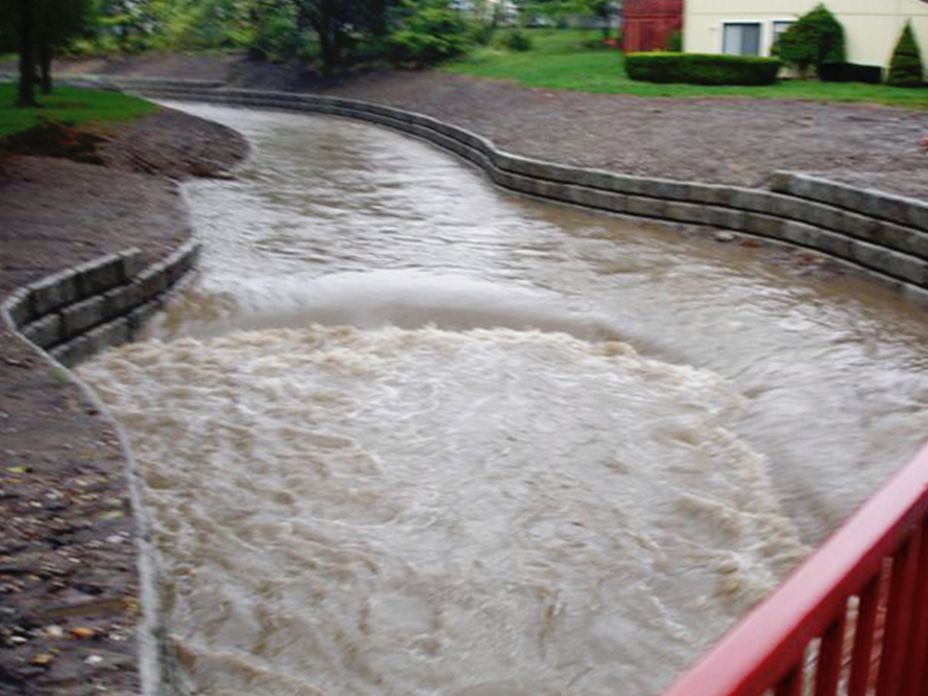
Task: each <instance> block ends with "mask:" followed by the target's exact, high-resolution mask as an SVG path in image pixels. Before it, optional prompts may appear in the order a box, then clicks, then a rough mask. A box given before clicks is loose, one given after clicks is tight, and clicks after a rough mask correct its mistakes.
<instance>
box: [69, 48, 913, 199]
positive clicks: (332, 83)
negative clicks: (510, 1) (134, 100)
mask: <svg viewBox="0 0 928 696" xmlns="http://www.w3.org/2000/svg"><path fill="white" fill-rule="evenodd" d="M62 68H63V69H64V70H65V71H67V72H71V73H88V74H103V75H127V76H142V77H170V78H184V79H202V80H214V81H218V82H224V83H226V84H228V85H230V86H239V87H252V88H255V89H279V90H292V91H315V92H322V93H327V94H332V95H337V96H343V97H351V98H355V99H363V100H367V101H373V102H378V103H382V104H388V105H392V106H398V107H403V108H406V109H411V110H413V111H418V112H421V113H425V114H428V115H430V116H435V117H437V118H440V119H443V120H447V121H450V122H452V123H455V124H457V125H460V126H463V127H465V128H468V129H470V130H473V131H475V132H477V133H479V134H481V135H484V136H487V137H489V138H491V139H492V140H493V141H494V142H495V143H496V144H497V145H499V146H500V147H502V148H504V149H506V150H509V151H511V152H515V153H518V154H522V155H527V156H531V157H538V158H541V159H549V160H554V161H557V162H562V163H568V164H575V165H580V166H586V167H596V168H602V169H607V170H611V171H616V172H622V173H627V174H637V175H642V176H656V177H667V178H672V179H686V180H696V181H704V182H710V183H725V184H734V185H739V186H763V185H764V184H765V182H766V181H767V179H768V177H769V176H770V174H771V173H772V172H774V171H777V170H789V171H802V172H811V173H818V174H821V175H823V176H826V177H829V178H831V179H835V180H839V181H848V182H850V183H853V184H855V185H858V186H866V187H873V188H878V189H881V190H885V191H889V192H893V193H898V194H902V195H907V196H914V197H917V198H924V199H928V152H926V151H925V148H924V145H923V141H924V139H925V137H926V136H928V111H907V110H904V109H896V108H890V107H884V106H876V105H867V104H837V103H815V102H805V101H776V100H754V99H744V98H725V99H643V98H640V97H633V96H623V95H607V94H586V93H582V92H566V91H556V90H546V89H528V88H523V87H518V86H515V85H513V84H511V83H508V82H503V81H496V80H486V79H479V78H471V77H466V76H459V75H448V74H443V73H441V72H437V71H422V72H402V71H397V72H383V73H374V74H362V75H351V76H347V77H343V78H341V79H325V80H323V79H321V78H319V77H318V76H316V75H313V74H311V73H310V72H309V71H308V70H307V69H306V68H304V67H302V66H300V65H298V64H295V63H290V64H279V65H277V64H271V63H262V62H254V61H249V60H246V59H245V57H244V56H241V55H213V56H207V55H190V56H187V55H166V56H165V55H161V56H159V55H148V56H142V57H137V58H128V59H123V60H90V61H74V62H70V63H67V64H65V65H63V66H62ZM925 98H926V104H928V91H926V95H925Z"/></svg>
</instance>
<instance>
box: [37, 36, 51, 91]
mask: <svg viewBox="0 0 928 696" xmlns="http://www.w3.org/2000/svg"><path fill="white" fill-rule="evenodd" d="M39 69H40V70H41V73H42V94H51V93H52V49H51V46H49V45H48V40H47V39H46V38H45V37H44V36H43V37H42V38H41V39H40V41H39Z"/></svg>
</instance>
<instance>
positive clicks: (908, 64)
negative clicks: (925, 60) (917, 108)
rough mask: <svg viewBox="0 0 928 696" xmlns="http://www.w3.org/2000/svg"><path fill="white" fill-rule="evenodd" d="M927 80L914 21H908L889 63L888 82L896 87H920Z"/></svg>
mask: <svg viewBox="0 0 928 696" xmlns="http://www.w3.org/2000/svg"><path fill="white" fill-rule="evenodd" d="M924 81H925V68H924V66H923V65H922V56H921V51H920V50H919V47H918V42H917V41H916V40H915V33H914V32H913V31H912V23H911V22H906V25H905V28H904V29H903V30H902V35H901V36H900V37H899V42H898V43H897V44H896V50H894V51H893V58H892V61H890V64H889V75H887V77H886V83H887V84H890V85H893V86H894V87H920V86H921V85H922V84H923V83H924Z"/></svg>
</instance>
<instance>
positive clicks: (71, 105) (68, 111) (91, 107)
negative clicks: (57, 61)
mask: <svg viewBox="0 0 928 696" xmlns="http://www.w3.org/2000/svg"><path fill="white" fill-rule="evenodd" d="M37 96H38V102H39V104H40V106H39V107H38V108H36V109H21V108H19V107H16V106H14V105H15V103H16V85H15V84H11V83H7V84H0V138H4V137H6V136H8V135H11V134H13V133H18V132H19V131H23V130H27V129H29V128H32V126H34V125H36V124H37V123H38V122H39V119H40V118H48V119H53V120H55V121H61V122H64V123H68V124H70V125H75V126H77V125H81V124H88V123H94V124H97V123H107V122H112V121H131V120H132V119H134V118H138V117H139V116H144V115H145V114H149V113H151V112H153V111H154V110H155V109H157V108H158V107H157V106H156V105H155V104H152V103H151V102H147V101H145V100H144V99H137V98H136V97H128V96H126V95H124V94H119V93H117V92H97V91H95V90H89V89H78V88H76V87H56V88H55V90H54V92H53V93H52V94H49V95H47V96H46V95H37Z"/></svg>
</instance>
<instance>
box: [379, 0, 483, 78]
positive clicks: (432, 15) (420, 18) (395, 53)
mask: <svg viewBox="0 0 928 696" xmlns="http://www.w3.org/2000/svg"><path fill="white" fill-rule="evenodd" d="M394 21H396V24H397V28H396V29H395V30H394V31H393V32H391V33H390V36H389V38H388V39H387V43H388V44H389V46H390V50H391V54H392V57H393V59H394V60H396V61H398V62H400V63H412V64H414V65H418V66H424V65H429V64H431V63H437V62H438V61H441V60H445V59H446V58H451V57H453V56H457V55H460V54H461V53H463V52H464V51H465V50H466V49H467V46H468V44H469V41H470V27H469V26H468V24H467V21H466V20H465V19H464V17H463V16H462V15H461V13H460V12H458V11H457V10H454V9H452V8H451V7H450V5H449V3H448V1H447V0H406V1H405V2H404V3H403V5H402V6H401V12H400V13H399V14H398V15H394Z"/></svg>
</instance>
